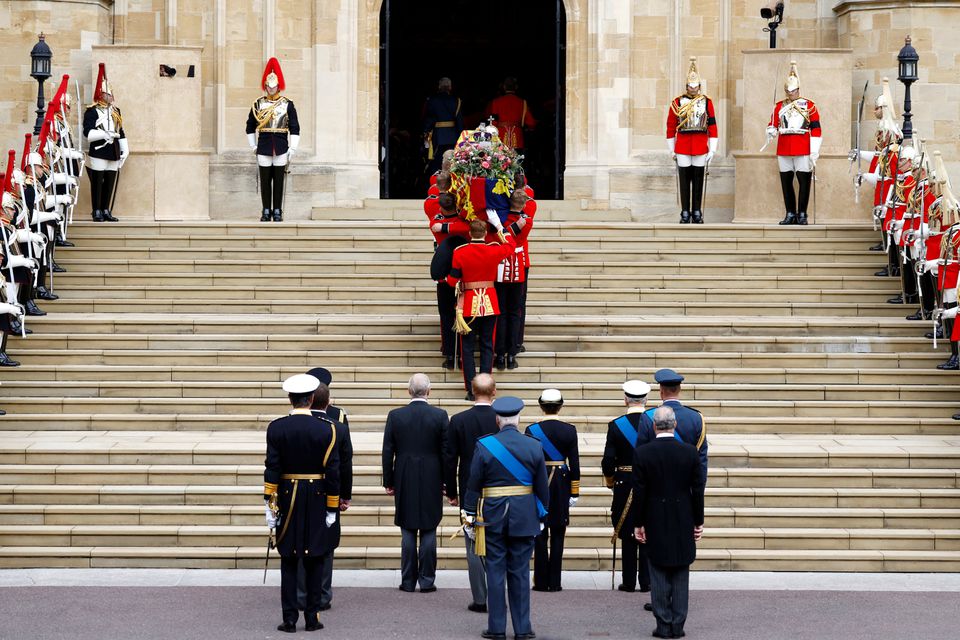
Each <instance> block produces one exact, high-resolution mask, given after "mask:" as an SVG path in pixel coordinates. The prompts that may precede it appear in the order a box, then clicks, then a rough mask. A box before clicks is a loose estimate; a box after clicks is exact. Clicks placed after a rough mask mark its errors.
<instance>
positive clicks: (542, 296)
mask: <svg viewBox="0 0 960 640" xmlns="http://www.w3.org/2000/svg"><path fill="white" fill-rule="evenodd" d="M56 292H57V294H58V295H59V296H60V298H61V299H60V301H59V302H57V303H56V304H55V305H53V308H55V309H56V311H58V312H61V311H64V312H77V311H78V310H79V309H80V308H81V306H84V307H86V308H89V309H94V308H95V309H96V311H97V312H118V311H119V312H123V310H124V308H125V307H124V306H123V305H130V311H129V312H132V313H143V312H145V311H146V310H148V309H153V307H152V306H150V307H148V306H139V305H145V304H148V303H152V304H154V305H160V304H167V305H174V308H178V309H182V308H183V307H184V305H185V304H187V305H189V304H190V302H194V303H195V302H197V301H204V302H209V303H210V304H211V306H212V307H213V308H216V309H217V310H218V312H228V313H236V311H237V310H239V311H242V312H244V313H251V314H255V313H309V312H314V311H315V312H317V313H324V312H326V313H330V312H333V311H336V310H338V309H339V308H340V306H341V305H343V304H344V303H345V302H354V301H356V308H358V309H359V308H362V307H361V306H360V305H361V304H367V305H369V308H370V311H371V312H372V313H376V312H377V309H378V307H385V306H386V305H390V308H394V309H398V310H401V309H402V310H407V309H413V310H415V311H414V312H418V313H425V309H424V305H428V304H429V305H436V303H437V288H436V285H434V284H432V283H431V284H422V281H421V284H420V285H419V286H413V285H405V286H397V287H383V286H364V285H363V284H361V283H356V285H355V286H352V287H347V286H343V287H333V286H322V287H320V286H318V287H315V286H280V285H272V284H262V285H253V286H250V285H249V283H248V285H247V286H243V285H232V286H220V285H216V286H212V285H211V286H171V285H131V286H117V285H110V286H109V288H105V289H104V288H103V287H102V285H85V286H78V285H64V284H62V283H60V282H58V283H57V287H56ZM894 293H896V291H894V290H893V289H890V290H889V291H888V292H887V294H891V295H892V294H894ZM884 295H886V294H885V293H884V292H882V291H877V290H875V289H793V288H790V289H778V288H770V289H767V288H756V287H751V288H739V289H736V288H724V289H714V288H707V287H700V288H691V287H683V288H663V289H660V288H636V287H621V288H613V287H607V288H600V287H584V288H572V287H565V288H561V287H541V288H533V287H532V288H530V289H529V290H528V292H527V303H528V308H530V309H533V308H539V307H542V308H543V309H546V308H549V307H555V306H557V305H559V304H563V305H565V306H567V307H570V308H572V309H578V308H580V307H584V308H589V306H588V303H591V304H592V305H597V308H601V309H605V310H606V312H607V313H617V311H616V309H617V307H620V306H622V307H623V308H624V309H625V311H623V313H628V312H637V311H638V310H646V311H647V312H651V311H652V310H653V309H655V308H656V307H654V306H653V305H654V304H658V303H659V304H663V303H669V305H668V306H665V307H664V312H665V313H668V314H669V313H676V312H678V311H677V310H678V309H684V308H685V307H687V306H691V307H692V308H695V309H698V310H699V311H700V312H706V311H707V310H709V309H712V308H717V309H719V315H725V314H726V313H727V312H728V311H729V309H730V308H737V309H739V311H740V313H741V314H742V315H757V314H759V313H767V314H770V315H777V313H778V312H777V306H784V307H790V308H803V309H814V310H817V311H819V312H820V313H819V315H850V314H851V310H853V311H858V312H859V313H861V314H866V313H870V314H871V315H879V316H887V315H891V316H899V315H906V314H907V313H908V312H912V311H915V310H916V305H910V306H906V305H894V304H884V303H885V300H884ZM358 296H361V297H363V298H365V300H356V299H357V297H358ZM398 303H399V304H398ZM405 303H422V304H405ZM637 303H646V305H645V306H642V307H638V306H637ZM705 303H722V306H718V307H713V306H711V305H709V304H705ZM101 305H106V306H101ZM243 305H246V307H244V306H243ZM801 305H802V306H801ZM204 306H206V305H204ZM350 308H353V307H352V306H351V307H350ZM231 309H232V310H231ZM325 310H328V311H325ZM193 311H194V312H198V311H200V312H202V311H201V308H194V309H193ZM543 312H544V311H543V310H539V311H538V313H543ZM392 313H395V311H393V312H392Z"/></svg>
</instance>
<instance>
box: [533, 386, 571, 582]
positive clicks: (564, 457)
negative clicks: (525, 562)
mask: <svg viewBox="0 0 960 640" xmlns="http://www.w3.org/2000/svg"><path fill="white" fill-rule="evenodd" d="M539 404H540V410H541V411H543V418H541V419H540V421H539V422H535V423H533V424H532V425H530V426H529V427H527V429H526V431H525V432H524V433H526V434H527V435H528V436H533V437H534V438H536V439H537V440H539V441H540V446H541V447H543V455H544V459H545V460H546V464H547V473H548V475H547V484H548V485H549V487H550V504H549V505H548V507H547V510H548V511H549V513H548V514H547V519H546V522H545V523H544V524H545V527H544V529H543V531H541V532H540V535H538V536H537V539H536V542H535V545H534V546H535V549H534V556H533V590H534V591H563V587H562V586H561V584H560V576H561V572H562V571H563V538H564V534H565V533H566V531H567V525H569V524H570V509H571V507H573V506H574V505H575V504H577V501H578V500H579V499H580V447H579V445H578V441H577V427H576V426H574V425H572V424H570V423H569V422H564V421H563V420H561V419H560V409H561V408H562V407H563V395H562V394H561V393H560V391H559V389H545V390H544V392H543V393H541V394H540V400H539Z"/></svg>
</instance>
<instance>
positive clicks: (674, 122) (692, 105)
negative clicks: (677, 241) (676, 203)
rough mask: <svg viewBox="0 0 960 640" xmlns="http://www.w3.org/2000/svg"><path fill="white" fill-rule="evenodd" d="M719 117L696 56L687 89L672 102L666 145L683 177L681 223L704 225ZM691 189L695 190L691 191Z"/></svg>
mask: <svg viewBox="0 0 960 640" xmlns="http://www.w3.org/2000/svg"><path fill="white" fill-rule="evenodd" d="M717 140H718V138H717V118H716V115H715V114H714V111H713V101H712V100H711V99H710V98H708V97H707V96H705V95H703V92H702V88H701V81H700V74H699V73H698V72H697V59H696V58H690V71H688V72H687V88H686V91H685V92H684V94H683V95H682V96H678V97H676V98H674V99H673V102H671V103H670V112H669V113H668V114H667V148H668V149H670V153H672V154H673V156H674V158H676V161H677V173H678V175H679V177H680V180H679V182H680V224H689V223H690V222H691V217H690V212H691V211H693V220H692V221H693V223H694V224H703V185H704V179H705V178H704V176H705V175H706V166H707V165H708V164H710V160H712V159H713V155H714V154H715V153H716V152H717ZM691 189H692V191H691Z"/></svg>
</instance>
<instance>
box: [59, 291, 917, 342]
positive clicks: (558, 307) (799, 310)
mask: <svg viewBox="0 0 960 640" xmlns="http://www.w3.org/2000/svg"><path fill="white" fill-rule="evenodd" d="M234 295H236V294H234ZM413 297H414V296H413V295H412V296H410V297H409V298H404V297H402V296H397V297H394V294H393V293H390V294H388V295H386V296H384V297H379V296H378V295H376V294H373V295H372V297H371V298H368V299H365V300H362V299H348V298H346V297H344V298H328V299H323V298H319V299H316V298H304V299H303V300H297V299H289V300H277V299H259V300H258V299H220V298H217V297H215V296H211V298H210V299H204V297H203V296H202V292H195V293H194V294H193V295H189V296H185V297H184V298H179V299H178V298H174V297H164V298H157V299H149V300H142V299H126V298H118V297H114V296H104V297H92V298H91V297H83V298H81V297H76V298H75V297H73V296H71V295H69V294H68V295H65V296H62V298H61V299H60V300H59V301H57V302H56V303H54V304H53V305H52V307H55V309H53V308H51V309H50V310H55V311H56V312H57V316H59V315H60V314H61V313H67V314H82V313H87V314H89V313H97V314H104V315H108V314H128V313H129V314H178V315H179V313H180V312H185V313H188V314H190V315H201V314H216V315H237V314H250V315H251V316H254V315H264V314H265V315H269V316H275V315H290V314H304V313H306V314H321V313H322V314H337V313H343V314H354V315H363V314H369V316H370V317H377V316H378V315H386V314H416V315H420V316H423V317H431V313H432V312H436V308H437V300H436V293H435V292H434V297H433V299H432V300H431V299H429V298H427V295H426V294H423V295H421V296H418V297H419V298H420V299H418V300H413V299H412V298H413ZM700 297H703V296H698V295H695V294H692V295H691V296H690V298H693V300H690V298H688V297H687V296H685V295H684V294H682V293H665V294H660V295H649V294H638V293H636V292H633V293H631V294H625V295H623V296H619V299H618V296H611V300H603V301H599V300H593V299H592V298H593V296H589V298H591V299H586V300H580V299H567V300H552V299H540V298H539V297H531V298H530V299H528V301H527V313H528V314H530V316H533V315H539V316H547V315H559V314H560V312H561V311H563V310H567V311H569V312H570V313H572V314H576V315H592V316H602V317H609V316H617V317H619V316H649V315H656V316H672V315H678V314H679V315H681V316H686V317H690V316H696V317H703V316H709V317H716V316H730V315H732V314H738V315H739V316H740V317H744V318H755V317H763V318H791V317H792V318H824V317H830V318H846V317H853V318H866V319H871V320H872V319H877V318H880V319H883V320H887V321H889V320H894V321H896V322H897V323H899V321H901V320H903V318H904V316H905V315H907V314H908V313H912V312H913V311H915V310H916V308H915V305H914V308H911V307H906V306H904V305H891V304H885V303H884V302H883V300H877V296H876V295H872V294H871V295H867V296H864V297H863V298H861V299H858V298H857V297H856V296H849V297H846V296H840V297H841V298H844V299H843V300H842V301H832V300H829V299H827V300H825V299H824V298H829V296H825V295H824V294H819V293H818V294H811V295H809V296H806V297H807V298H811V300H805V299H804V297H805V296H803V295H800V294H797V295H794V294H792V293H788V294H787V295H786V296H784V297H785V298H789V300H784V299H779V298H778V297H777V296H762V295H747V296H745V298H747V299H746V300H741V301H736V296H735V294H731V295H729V296H726V297H724V296H710V297H711V298H715V300H707V301H697V300H696V298H700ZM568 298H569V297H568ZM573 298H577V297H576V296H573ZM638 298H640V299H641V301H640V302H637V299H638ZM753 298H760V300H759V301H757V300H751V299H753ZM871 298H872V299H873V300H871ZM44 306H47V305H44ZM530 316H528V317H530ZM917 326H919V325H916V324H915V325H914V326H910V327H909V328H910V329H912V330H913V332H914V333H920V331H919V330H918V329H917V328H916V327H917Z"/></svg>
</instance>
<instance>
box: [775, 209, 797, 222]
mask: <svg viewBox="0 0 960 640" xmlns="http://www.w3.org/2000/svg"><path fill="white" fill-rule="evenodd" d="M779 224H797V214H795V213H794V212H792V211H787V214H786V215H785V216H783V220H781V221H780V223H779Z"/></svg>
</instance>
